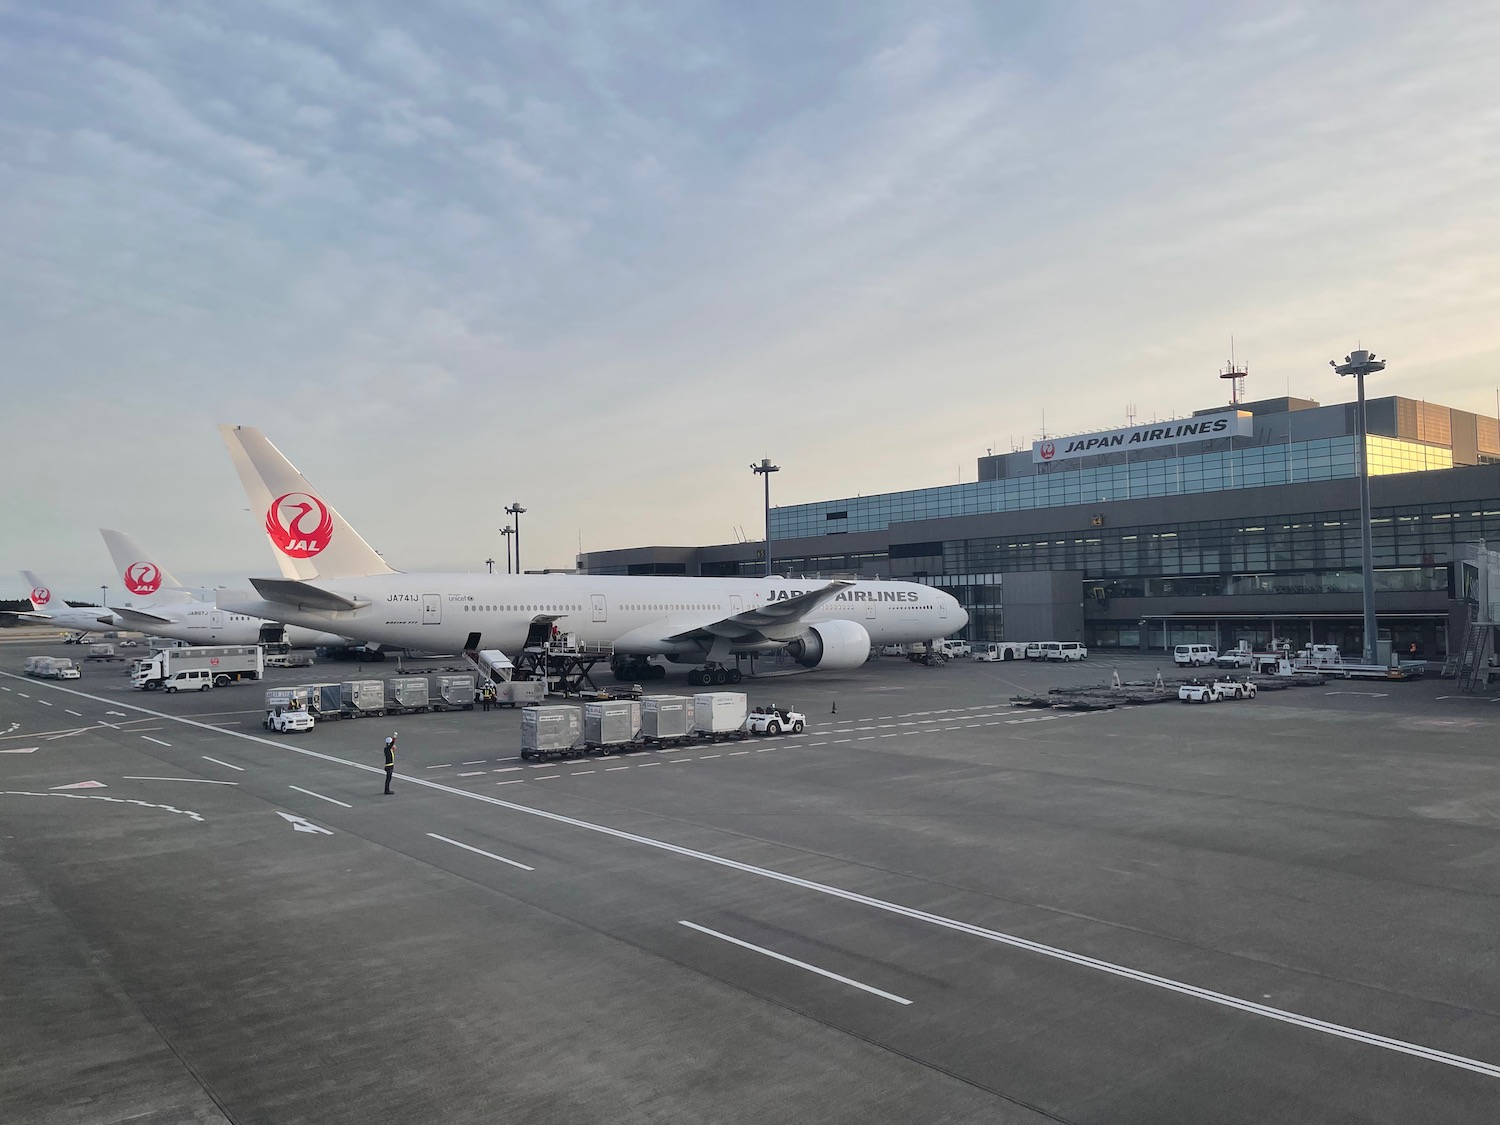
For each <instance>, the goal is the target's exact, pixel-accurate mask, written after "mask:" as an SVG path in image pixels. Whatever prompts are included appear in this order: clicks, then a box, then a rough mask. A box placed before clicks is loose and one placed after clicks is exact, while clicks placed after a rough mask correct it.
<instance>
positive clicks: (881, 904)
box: [0, 672, 1500, 1078]
mask: <svg viewBox="0 0 1500 1125" xmlns="http://www.w3.org/2000/svg"><path fill="white" fill-rule="evenodd" d="M0 676H5V677H8V678H11V679H20V677H19V676H17V675H15V673H12V672H0ZM55 690H58V691H64V692H67V693H68V694H70V695H76V696H79V697H81V698H84V699H91V700H93V701H94V702H96V703H105V702H108V701H107V700H106V699H104V698H102V697H100V696H94V695H89V694H87V693H86V692H82V691H76V690H74V689H72V688H57V689H55ZM129 706H132V707H134V709H135V710H137V711H140V712H142V713H143V714H146V715H150V716H151V717H153V718H158V719H166V720H169V721H172V722H175V723H179V724H181V725H182V726H188V727H197V728H198V729H200V730H214V729H215V728H214V727H212V726H210V725H209V724H208V723H202V722H198V721H197V720H195V719H190V718H186V717H184V716H177V715H168V714H165V713H164V712H160V711H150V710H148V709H147V708H145V707H138V706H135V705H134V704H130V705H129ZM225 733H229V734H230V735H231V737H234V738H243V739H245V740H246V741H248V742H255V743H258V744H259V745H262V746H269V747H271V748H272V749H274V750H280V751H282V752H283V753H290V754H299V755H301V756H302V757H305V758H315V759H317V760H318V761H323V762H330V763H332V764H334V765H339V766H343V767H345V768H347V769H354V770H361V771H363V772H365V773H372V774H381V773H384V772H385V771H384V769H383V768H382V767H380V766H374V765H366V764H364V763H362V762H355V761H351V760H350V759H348V758H340V757H338V756H337V755H334V754H325V753H323V752H322V751H319V750H310V749H307V748H305V747H302V746H296V745H292V744H288V743H285V742H275V741H273V740H271V739H269V738H262V737H261V736H260V735H255V734H245V733H241V732H238V731H233V732H225ZM656 764H658V763H655V762H646V763H642V767H641V768H644V767H645V766H647V765H656ZM130 780H138V779H134V778H132V779H130ZM145 780H157V779H154V778H151V779H145ZM162 780H167V781H182V780H194V779H192V778H186V779H184V778H164V779H162ZM407 781H408V784H413V785H423V786H426V787H427V788H428V789H435V790H437V791H439V792H442V793H447V794H448V795H449V796H452V797H461V798H466V799H468V800H471V801H483V802H485V803H486V804H490V805H493V806H495V807H496V808H502V809H506V810H508V811H510V812H514V813H520V814H522V815H525V816H534V817H537V818H538V819H541V820H549V821H551V822H553V823H554V824H566V825H568V826H570V827H573V828H578V829H581V830H583V831H586V832H594V833H597V834H599V835H601V836H608V837H610V838H611V839H616V840H625V841H628V842H630V843H634V844H640V845H641V846H643V847H648V848H655V849H657V850H659V851H664V852H668V853H670V854H673V855H678V856H682V857H683V858H686V859H694V860H698V861H699V862H702V863H708V864H713V865H714V866H717V867H726V868H730V869H733V870H736V871H741V872H744V873H746V874H749V875H754V876H757V877H759V878H762V879H768V880H772V881H774V882H778V883H783V884H786V885H788V886H795V887H800V888H802V889H804V890H809V891H814V892H816V893H819V894H824V895H828V896H829V897H831V898H838V899H843V900H844V901H846V902H854V903H858V904H860V905H863V906H868V907H870V908H871V909H874V910H881V911H884V912H886V913H889V914H895V915H899V916H901V917H905V918H910V919H912V920H914V921H918V922H924V923H926V924H928V925H931V926H935V927H938V928H941V929H946V930H953V931H956V932H958V933H965V934H969V935H971V936H974V937H978V938H981V939H983V940H986V941H991V942H995V943H996V944H999V945H1006V946H1009V947H1011V948H1014V949H1019V950H1023V951H1025V952H1029V953H1034V954H1037V955H1039V956H1043V957H1049V958H1053V959H1055V960H1059V961H1064V962H1067V963H1069V964H1073V965H1077V966H1080V967H1082V968H1086V969H1092V970H1094V971H1096V972H1101V973H1106V974H1109V975H1111V976H1117V977H1123V978H1125V979H1127V980H1132V981H1135V982H1137V983H1140V984H1145V985H1148V986H1150V987H1153V988H1160V989H1162V990H1164V991H1167V992H1175V993H1178V994H1179V995H1182V996H1187V997H1190V998H1192V999H1196V1000H1203V1001H1206V1002H1207V1003H1210V1004H1218V1005H1221V1006H1223V1007H1227V1008H1232V1009H1235V1010H1237V1011H1242V1012H1246V1013H1248V1014H1250V1015H1255V1016H1261V1017H1263V1018H1266V1019H1271V1020H1277V1021H1279V1022H1282V1023H1287V1024H1291V1025H1293V1026H1295V1027H1301V1028H1304V1029H1307V1030H1311V1031H1317V1032H1320V1033H1322V1034H1325V1035H1332V1036H1336V1037H1339V1038H1342V1039H1349V1040H1352V1041H1354V1042H1357V1043H1363V1044H1365V1045H1367V1046H1372V1047H1379V1048H1381V1049H1383V1050H1388V1051H1395V1052H1398V1053H1401V1054H1406V1055H1412V1056H1414V1057H1416V1058H1421V1059H1426V1060H1427V1061H1429V1062H1436V1063H1441V1064H1442V1065H1444V1066H1451V1067H1456V1068H1458V1069H1460V1070H1468V1071H1472V1072H1473V1073H1475V1074H1482V1075H1484V1076H1485V1077H1487V1078H1500V1066H1497V1065H1496V1064H1494V1063H1488V1062H1483V1061H1481V1060H1479V1059H1471V1058H1467V1057H1465V1056H1463V1055H1455V1054H1450V1053H1449V1052H1447V1051H1439V1050H1437V1049H1435V1048H1432V1047H1424V1046H1422V1045H1421V1044H1418V1043H1408V1042H1406V1041H1404V1040H1400V1039H1391V1038H1388V1037H1386V1036H1383V1035H1375V1034H1373V1033H1371V1032H1366V1031H1360V1030H1358V1029H1357V1028H1352V1027H1346V1026H1343V1025H1341V1024H1335V1023H1328V1022H1326V1021H1324V1020H1317V1019H1313V1018H1312V1017H1310V1016H1303V1015H1298V1014H1297V1013H1296V1012H1289V1011H1286V1010H1285V1009H1282V1008H1272V1007H1270V1006H1268V1005H1265V1004H1257V1003H1254V1002H1253V1001H1249V1000H1241V999H1240V998H1239V997H1236V996H1230V995H1228V994H1227V993H1223V992H1213V991H1211V990H1209V989H1206V988H1199V987H1198V986H1196V985H1191V984H1186V983H1183V982H1182V981H1175V980H1172V979H1171V978H1170V977H1160V976H1156V975H1155V974H1152V973H1146V972H1142V971H1140V970H1138V969H1132V968H1129V967H1127V966H1124V965H1117V964H1114V963H1113V962H1110V961H1103V960H1100V959H1098V958H1094V957H1086V956H1084V955H1082V954H1078V953H1071V952H1069V951H1068V950H1066V949H1060V948H1058V947H1056V946H1050V945H1043V944H1041V943H1040V942H1035V941H1031V940H1029V939H1027V938H1022V937H1017V936H1015V935H1013V934H1007V933H1003V932H1001V931H999V930H988V929H985V928H984V927H982V926H976V925H973V924H971V923H969V922H961V921H959V920H957V919H954V918H947V917H944V916H943V915H941V914H929V913H928V912H926V911H923V910H917V909H915V908H913V907H909V906H902V905H900V904H899V903H895V902H890V901H888V900H885V899H878V898H873V897H871V896H869V895H862V894H857V893H856V892H854V891H847V890H844V889H843V888H841V887H835V886H832V885H830V884H827V883H815V882H813V881H812V880H810V879H801V878H798V877H797V876H795V875H787V874H783V873H782V872H780V871H773V870H771V869H770V868H765V867H755V866H752V865H751V864H748V863H741V862H739V861H738V860H733V859H727V858H725V857H724V856H717V855H713V854H712V853H710V852H700V851H694V850H693V849H691V848H685V847H682V846H681V845H679V844H671V843H668V842H667V841H665V840H656V839H652V838H651V837H650V836H640V835H637V834H635V833H633V832H626V831H624V830H622V829H619V828H610V827H608V826H607V825H603V824H595V823H593V822H591V821H587V820H580V819H578V818H577V817H571V816H564V815H563V814H562V813H555V812H549V811H547V810H546V809H539V808H535V807H533V806H531V805H518V804H516V803H515V802H514V801H506V800H503V799H501V798H499V797H490V796H487V795H485V794H483V793H476V792H474V791H472V790H468V789H458V788H455V787H454V786H451V785H444V784H442V783H441V782H437V781H426V780H424V779H422V778H408V779H407ZM210 784H213V785H224V784H229V785H233V784H235V783H234V782H222V781H220V782H210ZM500 784H502V785H503V784H505V782H501V783H500Z"/></svg>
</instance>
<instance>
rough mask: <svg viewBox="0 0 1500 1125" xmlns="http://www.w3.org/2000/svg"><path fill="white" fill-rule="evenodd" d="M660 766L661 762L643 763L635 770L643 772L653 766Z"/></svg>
mask: <svg viewBox="0 0 1500 1125" xmlns="http://www.w3.org/2000/svg"><path fill="white" fill-rule="evenodd" d="M659 765H661V763H660V762H642V763H641V764H640V765H638V766H636V767H635V768H636V769H638V770H643V769H648V768H650V767H651V766H659Z"/></svg>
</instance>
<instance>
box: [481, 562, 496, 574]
mask: <svg viewBox="0 0 1500 1125" xmlns="http://www.w3.org/2000/svg"><path fill="white" fill-rule="evenodd" d="M484 565H485V566H487V567H488V568H489V571H490V573H491V574H494V573H495V560H494V559H485V560H484Z"/></svg>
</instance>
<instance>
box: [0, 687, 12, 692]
mask: <svg viewBox="0 0 1500 1125" xmlns="http://www.w3.org/2000/svg"><path fill="white" fill-rule="evenodd" d="M9 690H10V688H8V687H0V691H9Z"/></svg>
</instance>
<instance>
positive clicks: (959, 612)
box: [948, 596, 969, 632]
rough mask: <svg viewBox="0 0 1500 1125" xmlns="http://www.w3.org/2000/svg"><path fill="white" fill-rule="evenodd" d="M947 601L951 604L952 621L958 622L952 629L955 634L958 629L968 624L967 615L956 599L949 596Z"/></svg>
mask: <svg viewBox="0 0 1500 1125" xmlns="http://www.w3.org/2000/svg"><path fill="white" fill-rule="evenodd" d="M948 600H949V601H951V602H952V603H953V619H954V620H955V621H957V622H958V624H957V625H955V626H954V627H953V631H954V632H957V631H958V630H959V629H962V628H963V627H964V626H965V625H967V624H968V623H969V614H968V612H967V611H966V610H965V609H964V607H963V606H961V605H959V604H958V599H957V598H955V597H952V596H950V597H949V598H948Z"/></svg>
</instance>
